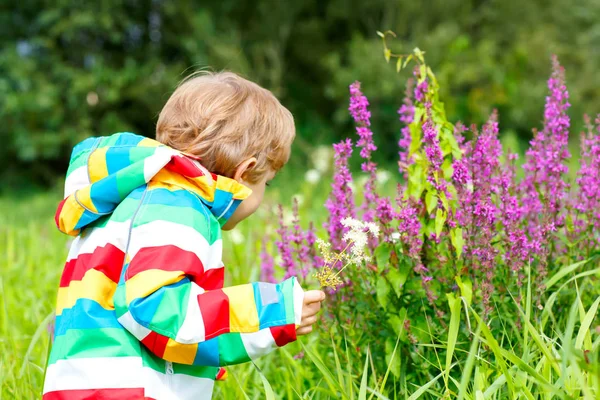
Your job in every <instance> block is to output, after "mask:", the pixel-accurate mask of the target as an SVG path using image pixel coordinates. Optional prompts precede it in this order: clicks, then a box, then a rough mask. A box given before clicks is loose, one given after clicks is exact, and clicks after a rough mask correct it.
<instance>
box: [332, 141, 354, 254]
mask: <svg viewBox="0 0 600 400" xmlns="http://www.w3.org/2000/svg"><path fill="white" fill-rule="evenodd" d="M333 150H334V159H335V169H334V176H333V182H332V184H331V194H330V195H329V198H328V199H327V202H326V203H325V208H327V211H328V212H329V220H328V222H327V223H326V224H325V228H326V229H327V233H328V234H329V241H330V242H331V247H332V249H333V250H335V251H340V250H342V249H343V244H342V237H343V236H344V234H345V233H346V231H347V228H345V227H344V226H342V220H343V219H344V218H346V217H352V218H355V217H356V212H355V210H354V198H353V193H352V189H351V187H350V184H351V183H352V174H351V173H350V169H349V168H348V159H349V158H350V156H351V155H352V141H351V140H350V139H346V140H343V141H341V142H340V143H337V144H334V145H333Z"/></svg>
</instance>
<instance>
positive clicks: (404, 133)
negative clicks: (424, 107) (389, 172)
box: [398, 79, 415, 181]
mask: <svg viewBox="0 0 600 400" xmlns="http://www.w3.org/2000/svg"><path fill="white" fill-rule="evenodd" d="M413 86H414V80H413V79H409V80H408V82H407V84H406V91H405V96H404V100H403V104H402V106H401V107H400V109H398V114H399V115H400V122H402V123H403V124H404V125H405V126H404V127H403V128H402V129H401V131H400V134H401V138H400V140H399V141H398V147H400V151H399V152H398V157H399V161H398V166H399V170H400V173H402V174H403V175H404V180H405V181H406V180H408V175H407V173H408V171H407V168H408V166H409V165H410V164H412V162H413V160H412V158H411V159H409V157H408V153H409V149H410V143H411V141H412V138H411V135H410V127H409V125H410V124H411V123H412V122H413V119H414V115H415V107H414V106H413V103H412V94H413Z"/></svg>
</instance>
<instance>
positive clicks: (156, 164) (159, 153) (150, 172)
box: [144, 147, 178, 182]
mask: <svg viewBox="0 0 600 400" xmlns="http://www.w3.org/2000/svg"><path fill="white" fill-rule="evenodd" d="M176 154H178V153H177V152H176V151H175V150H172V149H169V148H168V147H157V148H156V151H155V152H154V154H152V155H151V156H150V157H148V158H146V159H145V160H144V180H145V181H146V182H150V179H152V177H154V175H156V174H157V173H158V171H160V170H161V169H163V167H164V166H165V165H167V164H168V163H169V161H171V157H173V156H174V155H176Z"/></svg>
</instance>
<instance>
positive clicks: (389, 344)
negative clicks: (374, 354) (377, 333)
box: [385, 335, 402, 378]
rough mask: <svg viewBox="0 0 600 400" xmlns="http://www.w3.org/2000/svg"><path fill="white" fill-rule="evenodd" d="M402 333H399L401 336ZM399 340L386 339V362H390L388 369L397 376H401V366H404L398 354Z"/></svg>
mask: <svg viewBox="0 0 600 400" xmlns="http://www.w3.org/2000/svg"><path fill="white" fill-rule="evenodd" d="M399 336H400V335H398V337H399ZM397 348H398V341H396V342H395V343H394V340H393V339H392V338H388V339H387V340H386V341H385V362H386V363H387V364H388V369H389V371H390V372H391V373H392V375H394V376H395V377H396V378H398V377H399V376H400V367H401V366H402V363H401V360H400V357H399V356H398V354H396V350H397Z"/></svg>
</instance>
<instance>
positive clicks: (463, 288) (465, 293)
mask: <svg viewBox="0 0 600 400" xmlns="http://www.w3.org/2000/svg"><path fill="white" fill-rule="evenodd" d="M454 279H455V280H456V285H457V286H458V288H459V289H460V295H461V297H464V298H465V300H466V301H467V304H468V305H469V306H470V305H471V301H472V300H473V283H472V282H471V280H470V279H469V278H467V277H465V280H464V282H463V280H462V278H461V277H460V276H459V275H457V276H456V278H454Z"/></svg>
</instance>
